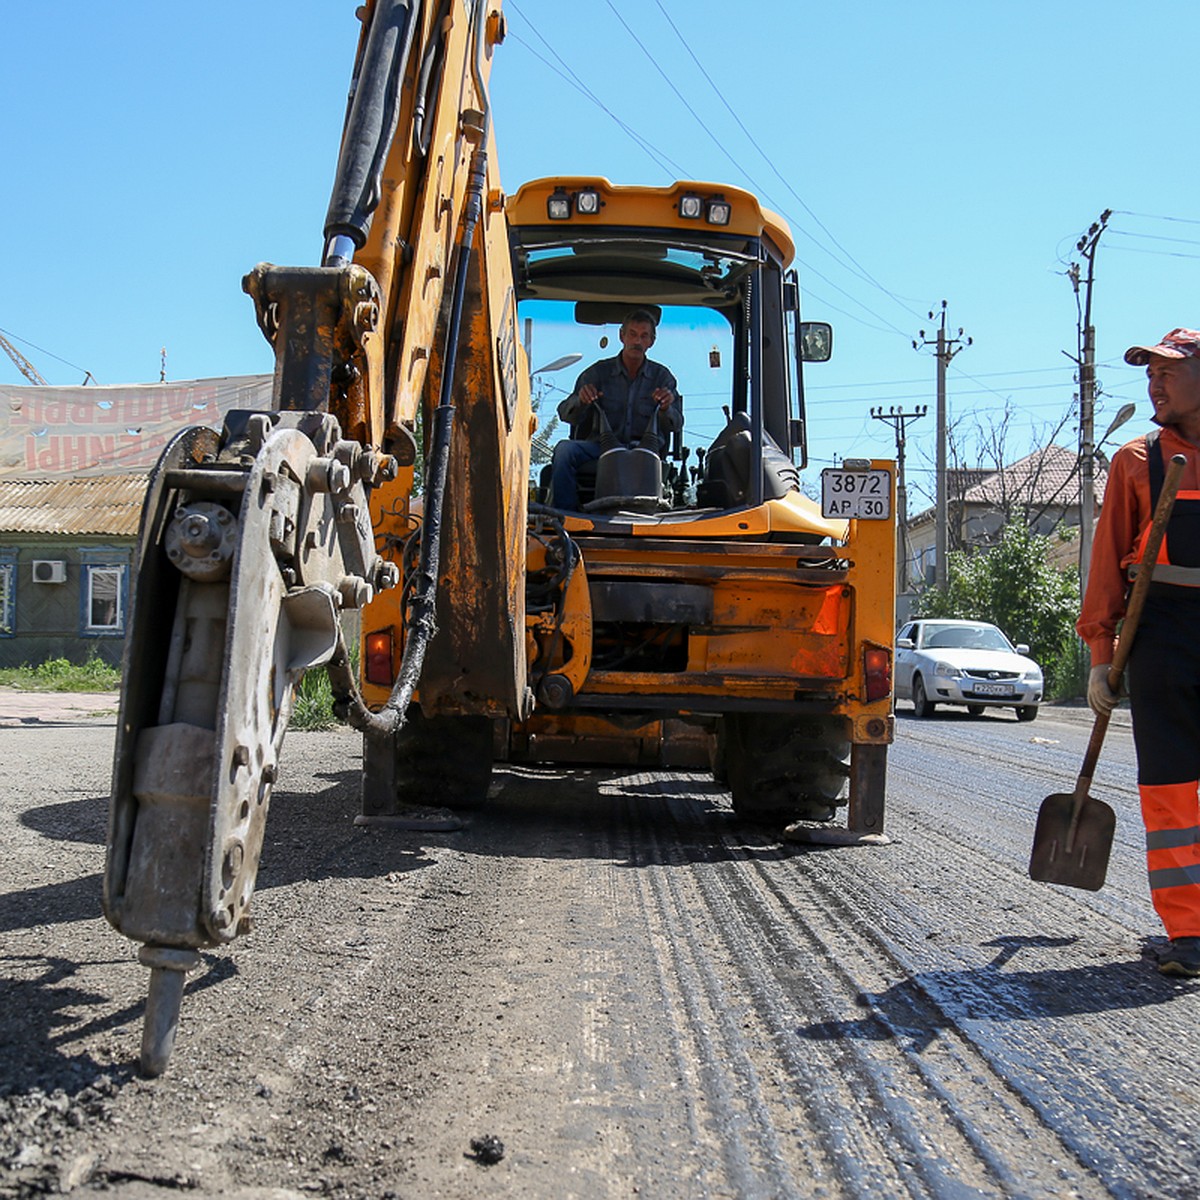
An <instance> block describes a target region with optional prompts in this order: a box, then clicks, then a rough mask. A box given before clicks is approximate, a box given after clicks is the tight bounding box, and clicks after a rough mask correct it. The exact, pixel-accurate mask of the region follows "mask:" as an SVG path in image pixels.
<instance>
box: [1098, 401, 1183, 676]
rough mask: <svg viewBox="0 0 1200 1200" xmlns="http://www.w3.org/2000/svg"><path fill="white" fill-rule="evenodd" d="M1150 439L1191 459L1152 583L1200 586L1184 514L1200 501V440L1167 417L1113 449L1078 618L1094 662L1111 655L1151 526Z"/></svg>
mask: <svg viewBox="0 0 1200 1200" xmlns="http://www.w3.org/2000/svg"><path fill="white" fill-rule="evenodd" d="M1152 446H1157V448H1158V449H1160V450H1161V453H1162V461H1163V462H1166V461H1167V460H1169V459H1170V458H1171V457H1172V456H1173V455H1175V454H1182V455H1184V457H1185V458H1186V459H1187V466H1186V467H1185V468H1184V471H1183V478H1182V480H1181V481H1180V486H1179V491H1178V493H1177V496H1176V502H1175V503H1176V510H1177V513H1178V515H1179V517H1180V520H1179V521H1178V522H1176V521H1175V519H1174V517H1173V518H1172V523H1171V526H1169V527H1168V530H1167V536H1166V537H1164V538H1163V544H1162V548H1161V550H1160V551H1159V555H1158V562H1156V564H1155V567H1154V580H1155V583H1156V584H1157V583H1168V584H1178V585H1181V586H1185V587H1200V569H1197V568H1200V557H1197V555H1196V553H1194V552H1192V550H1191V542H1192V540H1193V539H1192V538H1191V537H1189V536H1188V535H1187V533H1186V526H1187V524H1189V523H1190V522H1189V521H1188V520H1187V518H1188V517H1189V516H1191V515H1192V513H1193V512H1194V511H1195V510H1198V509H1200V448H1197V447H1196V446H1194V445H1192V443H1191V442H1189V441H1187V440H1186V439H1185V438H1184V437H1183V436H1182V435H1181V434H1180V433H1178V432H1177V431H1176V430H1175V429H1174V428H1173V427H1172V426H1169V425H1168V426H1164V427H1163V428H1161V429H1156V430H1154V431H1153V432H1152V433H1150V434H1148V435H1146V436H1145V437H1139V438H1135V439H1134V440H1133V441H1131V442H1126V444H1125V445H1124V446H1122V447H1121V448H1120V449H1119V450H1118V451H1117V452H1116V454H1114V455H1113V459H1112V465H1111V466H1110V467H1109V471H1108V482H1107V483H1106V484H1105V488H1104V501H1103V504H1102V506H1101V509H1100V519H1099V520H1098V521H1097V523H1096V532H1095V535H1094V537H1093V538H1092V559H1091V566H1090V568H1089V570H1088V579H1087V590H1086V592H1085V593H1084V598H1083V605H1082V608H1081V611H1080V614H1079V620H1078V621H1077V622H1076V625H1075V628H1076V630H1077V632H1078V633H1079V636H1080V637H1081V638H1083V640H1084V641H1085V642H1086V643H1087V646H1088V648H1089V650H1090V651H1091V654H1092V665H1093V666H1099V665H1101V664H1103V663H1110V662H1112V656H1113V642H1114V640H1115V636H1116V629H1117V624H1118V622H1119V621H1120V619H1121V618H1122V617H1123V616H1124V615H1125V603H1126V598H1127V594H1128V588H1129V580H1130V578H1131V568H1134V569H1136V567H1137V564H1138V563H1139V562H1140V560H1141V556H1142V553H1143V552H1144V549H1145V545H1146V539H1147V538H1148V537H1149V534H1150V521H1151V518H1152V517H1153V515H1154V504H1155V501H1156V500H1157V498H1158V496H1157V489H1152V486H1151V469H1150V461H1149V460H1150V449H1151V447H1152ZM1159 485H1160V486H1161V476H1160V477H1159ZM1189 510H1192V512H1190V511H1189ZM1173 534H1174V539H1173V538H1172V535H1173ZM1172 549H1173V551H1174V556H1172ZM1159 563H1162V564H1163V565H1162V566H1159V565H1158V564H1159Z"/></svg>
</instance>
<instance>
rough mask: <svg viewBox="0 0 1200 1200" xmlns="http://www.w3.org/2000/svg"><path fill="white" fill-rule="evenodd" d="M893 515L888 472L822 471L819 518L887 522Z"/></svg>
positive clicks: (876, 470) (830, 469)
mask: <svg viewBox="0 0 1200 1200" xmlns="http://www.w3.org/2000/svg"><path fill="white" fill-rule="evenodd" d="M891 515H892V477H891V473H890V472H888V471H884V470H881V469H879V468H872V469H871V470H868V471H847V470H844V469H843V468H840V467H826V468H825V470H823V471H822V472H821V516H823V517H835V518H841V519H843V520H849V519H850V518H851V517H860V518H862V519H864V520H867V521H886V520H888V519H889V518H890V517H891Z"/></svg>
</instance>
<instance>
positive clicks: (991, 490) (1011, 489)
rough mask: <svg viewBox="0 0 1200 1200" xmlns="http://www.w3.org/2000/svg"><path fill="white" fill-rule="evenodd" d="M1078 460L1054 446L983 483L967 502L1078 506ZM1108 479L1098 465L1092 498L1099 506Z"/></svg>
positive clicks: (971, 490) (965, 497)
mask: <svg viewBox="0 0 1200 1200" xmlns="http://www.w3.org/2000/svg"><path fill="white" fill-rule="evenodd" d="M1078 457H1079V456H1078V455H1077V454H1076V452H1075V451H1074V450H1068V449H1066V448H1064V447H1063V446H1056V445H1054V444H1053V443H1051V444H1050V445H1049V446H1043V447H1042V448H1041V449H1040V450H1035V451H1034V452H1033V453H1032V454H1029V455H1027V456H1026V457H1025V458H1022V459H1021V460H1020V461H1019V462H1015V463H1013V464H1012V465H1011V466H1008V467H1005V468H1004V469H1003V470H1001V471H996V472H993V473H992V474H990V475H988V476H987V477H986V478H984V479H981V480H979V482H978V483H975V484H974V485H973V486H971V487H969V488H967V490H966V492H964V493H963V500H964V501H965V502H966V503H967V504H996V503H999V502H1000V501H1001V500H1002V499H1005V498H1007V499H1008V500H1009V501H1011V500H1013V499H1015V498H1018V497H1019V498H1020V499H1021V500H1024V501H1027V502H1028V503H1030V504H1064V505H1069V504H1077V503H1078V502H1079V475H1078V473H1077V471H1076V463H1077V462H1078ZM1107 479H1108V472H1107V471H1106V470H1105V469H1104V464H1103V463H1101V462H1097V463H1096V470H1095V477H1094V480H1093V483H1092V494H1093V496H1094V497H1095V500H1096V503H1097V504H1100V503H1101V502H1102V501H1103V500H1104V484H1105V482H1106V481H1107Z"/></svg>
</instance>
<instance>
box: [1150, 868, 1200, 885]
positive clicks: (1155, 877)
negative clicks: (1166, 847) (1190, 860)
mask: <svg viewBox="0 0 1200 1200" xmlns="http://www.w3.org/2000/svg"><path fill="white" fill-rule="evenodd" d="M1188 884H1200V863H1197V864H1195V865H1194V866H1190V867H1164V868H1163V869H1162V870H1161V871H1151V872H1150V890H1151V891H1152V892H1157V891H1159V890H1160V889H1162V888H1173V887H1186V886H1187V885H1188Z"/></svg>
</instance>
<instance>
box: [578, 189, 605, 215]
mask: <svg viewBox="0 0 1200 1200" xmlns="http://www.w3.org/2000/svg"><path fill="white" fill-rule="evenodd" d="M575 211H576V212H577V213H578V214H579V215H580V216H581V217H595V216H597V215H599V212H600V193H599V192H598V191H596V189H595V188H583V189H582V190H581V191H578V192H576V193H575Z"/></svg>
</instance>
